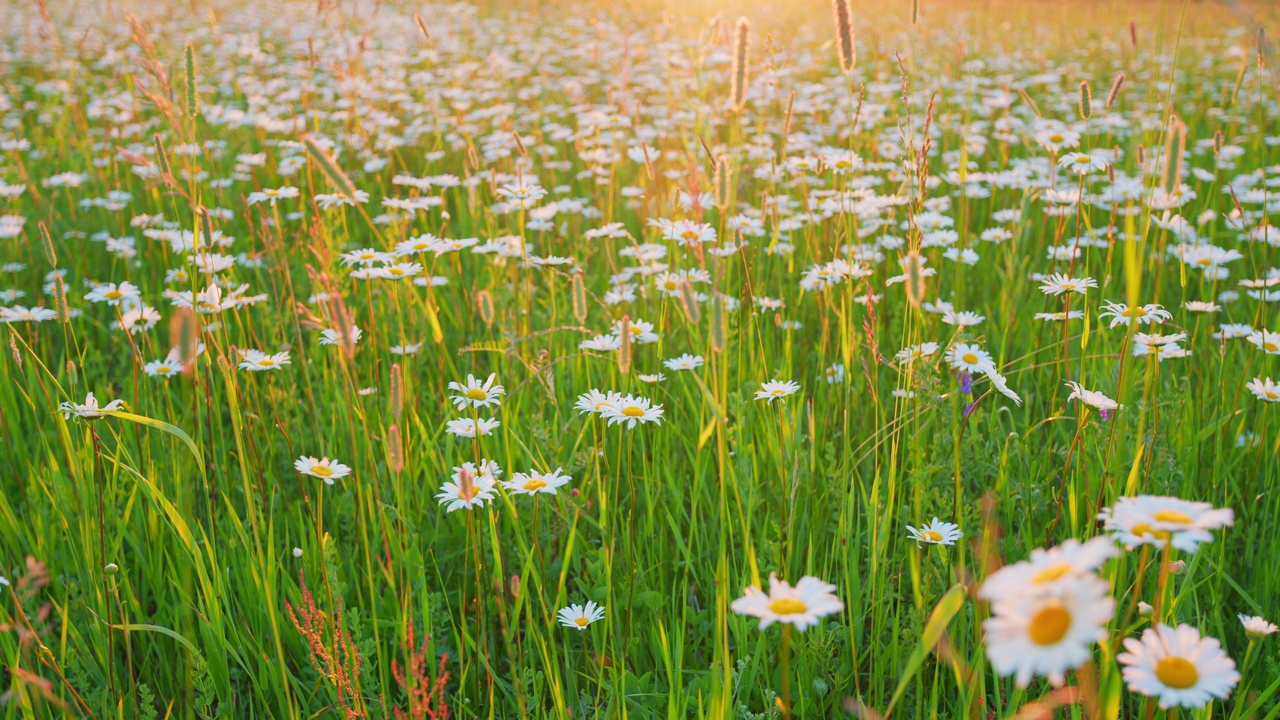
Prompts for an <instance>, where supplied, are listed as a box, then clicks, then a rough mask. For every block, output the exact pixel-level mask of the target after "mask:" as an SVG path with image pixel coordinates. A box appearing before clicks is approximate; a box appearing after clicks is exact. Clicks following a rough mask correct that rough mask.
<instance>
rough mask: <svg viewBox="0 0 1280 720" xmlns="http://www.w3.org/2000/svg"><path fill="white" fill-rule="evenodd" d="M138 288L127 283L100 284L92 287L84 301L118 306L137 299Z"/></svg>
mask: <svg viewBox="0 0 1280 720" xmlns="http://www.w3.org/2000/svg"><path fill="white" fill-rule="evenodd" d="M138 292H139V291H138V286H137V285H134V284H133V283H131V282H129V281H127V280H126V281H124V282H122V283H120V284H118V285H117V284H116V283H102V284H100V285H96V286H94V288H93V289H92V290H90V291H89V292H88V294H86V295H85V296H84V299H85V300H87V301H89V302H91V303H100V302H103V303H106V304H108V305H119V304H121V303H125V302H129V301H130V300H136V299H138Z"/></svg>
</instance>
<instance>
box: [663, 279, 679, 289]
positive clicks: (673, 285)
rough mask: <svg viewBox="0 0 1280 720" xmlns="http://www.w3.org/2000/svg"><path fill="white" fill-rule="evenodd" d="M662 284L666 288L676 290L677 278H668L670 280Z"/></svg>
mask: <svg viewBox="0 0 1280 720" xmlns="http://www.w3.org/2000/svg"><path fill="white" fill-rule="evenodd" d="M662 286H663V287H665V288H666V289H668V290H675V289H676V287H677V286H676V281H675V280H668V281H666V282H665V283H663V284H662Z"/></svg>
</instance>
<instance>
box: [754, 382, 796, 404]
mask: <svg viewBox="0 0 1280 720" xmlns="http://www.w3.org/2000/svg"><path fill="white" fill-rule="evenodd" d="M799 391H800V383H797V382H795V381H794V380H769V381H767V382H763V383H760V389H759V390H757V391H756V399H757V400H764V401H765V402H768V403H772V402H773V401H774V400H780V399H782V398H785V397H787V396H789V395H794V394H796V393H797V392H799Z"/></svg>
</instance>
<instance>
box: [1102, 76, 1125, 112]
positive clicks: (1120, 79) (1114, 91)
mask: <svg viewBox="0 0 1280 720" xmlns="http://www.w3.org/2000/svg"><path fill="white" fill-rule="evenodd" d="M1121 85H1124V73H1120V74H1119V75H1117V76H1116V79H1115V82H1113V83H1111V92H1109V93H1107V105H1106V107H1107V109H1108V110H1110V109H1111V106H1112V105H1114V104H1115V102H1116V97H1117V96H1119V95H1120V86H1121Z"/></svg>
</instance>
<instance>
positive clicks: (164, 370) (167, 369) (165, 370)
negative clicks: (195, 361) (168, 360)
mask: <svg viewBox="0 0 1280 720" xmlns="http://www.w3.org/2000/svg"><path fill="white" fill-rule="evenodd" d="M156 372H158V373H160V374H161V375H168V374H169V373H171V372H173V368H171V367H169V366H168V365H161V366H160V367H158V368H156Z"/></svg>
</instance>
